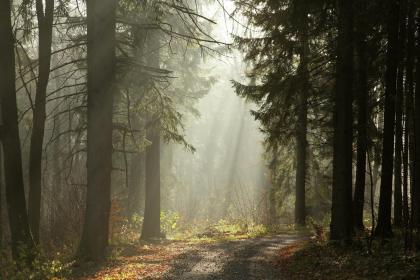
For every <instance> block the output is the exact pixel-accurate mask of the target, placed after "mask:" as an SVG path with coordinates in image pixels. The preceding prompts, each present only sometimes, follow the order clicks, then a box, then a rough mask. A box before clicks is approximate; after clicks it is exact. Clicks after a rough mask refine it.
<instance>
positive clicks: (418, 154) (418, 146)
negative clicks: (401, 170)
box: [412, 22, 420, 248]
mask: <svg viewBox="0 0 420 280" xmlns="http://www.w3.org/2000/svg"><path fill="white" fill-rule="evenodd" d="M419 31H420V22H418V26H417V32H419ZM416 48H417V49H416V55H417V64H416V89H415V98H414V99H415V102H414V139H413V140H414V143H413V144H414V160H413V162H414V170H413V171H414V172H413V176H414V186H413V189H412V195H413V196H412V203H413V227H414V229H416V231H417V236H416V247H418V248H420V38H419V37H418V38H417V47H416Z"/></svg>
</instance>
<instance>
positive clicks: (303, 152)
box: [295, 1, 309, 226]
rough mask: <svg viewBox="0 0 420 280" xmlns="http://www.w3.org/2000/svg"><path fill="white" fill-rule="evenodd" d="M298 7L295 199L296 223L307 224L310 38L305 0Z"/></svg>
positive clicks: (299, 2)
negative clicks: (298, 81)
mask: <svg viewBox="0 0 420 280" xmlns="http://www.w3.org/2000/svg"><path fill="white" fill-rule="evenodd" d="M296 9H297V10H298V11H299V12H298V13H299V22H298V24H299V26H300V27H301V29H300V30H299V41H300V43H301V45H300V50H299V57H300V65H299V69H298V76H299V80H300V81H301V86H300V88H299V93H298V94H299V96H298V99H299V104H298V120H297V131H296V148H297V149H296V159H297V166H296V200H295V224H296V225H301V226H304V225H305V220H306V203H305V188H306V168H307V164H306V157H307V147H308V141H307V132H308V96H309V69H308V64H309V62H308V56H309V39H308V24H309V23H308V9H307V3H305V1H298V3H297V5H296Z"/></svg>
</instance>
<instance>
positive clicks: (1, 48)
mask: <svg viewBox="0 0 420 280" xmlns="http://www.w3.org/2000/svg"><path fill="white" fill-rule="evenodd" d="M0 38H2V39H1V40H0V100H1V121H2V123H1V124H2V127H1V143H2V146H3V153H4V155H3V157H4V158H3V160H4V177H5V185H6V201H7V210H8V215H9V225H10V231H11V238H12V253H13V256H14V257H15V258H18V257H19V255H20V253H21V252H22V251H21V249H22V248H23V249H25V250H28V251H31V250H32V249H34V243H33V239H32V235H31V232H30V229H29V223H28V216H27V212H26V202H25V191H24V183H23V172H22V156H21V147H20V139H19V127H18V114H17V112H18V110H17V102H16V89H15V79H16V77H15V55H14V44H15V42H14V36H13V30H12V23H11V1H1V2H0Z"/></svg>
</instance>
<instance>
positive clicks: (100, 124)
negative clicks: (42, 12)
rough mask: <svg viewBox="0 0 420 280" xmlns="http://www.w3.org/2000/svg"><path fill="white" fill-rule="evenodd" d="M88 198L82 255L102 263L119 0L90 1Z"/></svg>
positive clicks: (106, 237)
mask: <svg viewBox="0 0 420 280" xmlns="http://www.w3.org/2000/svg"><path fill="white" fill-rule="evenodd" d="M87 22H88V29H87V32H88V45H87V46H88V50H87V52H88V56H87V58H88V127H87V138H88V139H87V196H86V213H85V222H84V227H83V233H82V240H81V243H80V253H81V254H82V255H83V256H84V257H86V258H87V259H92V260H101V259H103V258H104V257H105V256H106V248H107V246H108V242H109V214H110V206H111V171H112V128H113V125H112V115H113V100H114V98H113V95H114V91H115V88H114V82H115V68H116V55H115V47H116V38H115V28H116V1H115V0H89V1H87Z"/></svg>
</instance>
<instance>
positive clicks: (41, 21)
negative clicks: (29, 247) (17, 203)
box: [28, 0, 54, 243]
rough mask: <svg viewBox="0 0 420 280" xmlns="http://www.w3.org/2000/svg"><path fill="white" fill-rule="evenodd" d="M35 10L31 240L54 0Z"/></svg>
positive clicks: (39, 187)
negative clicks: (37, 41) (37, 36)
mask: <svg viewBox="0 0 420 280" xmlns="http://www.w3.org/2000/svg"><path fill="white" fill-rule="evenodd" d="M36 14H37V19H38V26H39V43H38V45H39V47H38V56H39V58H38V63H39V68H38V82H37V87H36V96H35V107H34V110H33V126H32V134H31V146H30V152H29V196H28V216H29V224H30V227H31V231H32V234H33V237H34V241H35V242H36V243H38V242H39V223H40V215H41V193H42V148H43V142H44V130H45V119H46V96H47V87H48V81H49V77H50V66H51V45H52V28H53V18H54V16H53V15H54V0H46V1H45V11H44V4H43V1H42V0H37V1H36Z"/></svg>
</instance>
